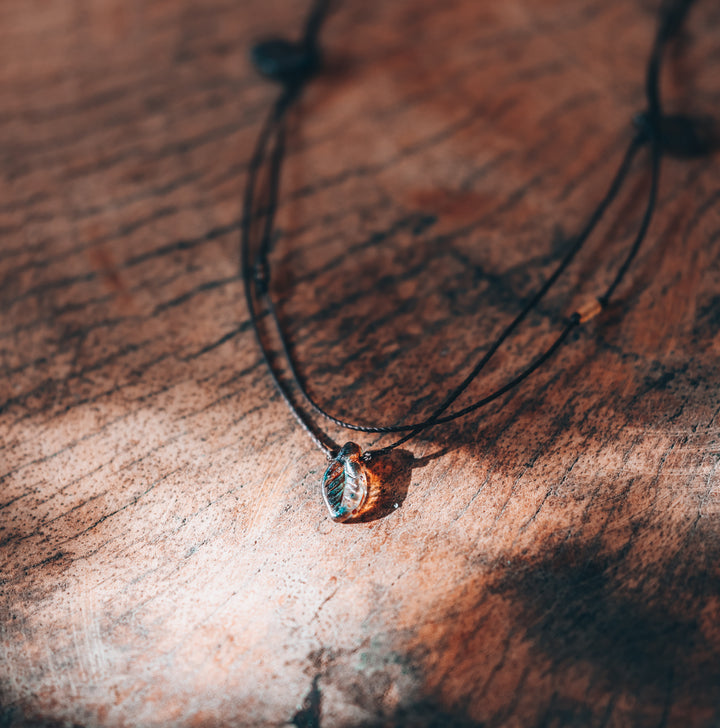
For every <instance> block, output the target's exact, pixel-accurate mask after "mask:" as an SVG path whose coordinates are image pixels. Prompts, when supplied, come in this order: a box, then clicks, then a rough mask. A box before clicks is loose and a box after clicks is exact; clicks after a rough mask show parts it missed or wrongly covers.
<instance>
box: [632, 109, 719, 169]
mask: <svg viewBox="0 0 720 728" xmlns="http://www.w3.org/2000/svg"><path fill="white" fill-rule="evenodd" d="M633 123H634V125H635V128H636V129H637V130H638V132H639V134H640V139H641V141H643V142H650V141H653V140H656V141H657V142H658V143H659V144H660V145H661V146H662V148H663V151H664V152H666V153H667V154H670V155H671V156H673V157H680V158H686V159H687V158H693V157H704V156H705V155H707V154H710V153H711V152H712V151H713V150H714V149H715V148H716V147H717V143H718V135H717V128H716V124H715V122H714V120H713V119H712V118H709V117H708V118H706V117H697V116H688V115H686V114H664V115H662V116H659V115H652V114H650V113H649V112H647V111H643V112H640V113H639V114H636V115H635V118H634V119H633Z"/></svg>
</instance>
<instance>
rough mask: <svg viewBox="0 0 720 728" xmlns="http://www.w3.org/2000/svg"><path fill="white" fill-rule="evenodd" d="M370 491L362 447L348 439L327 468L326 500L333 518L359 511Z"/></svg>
mask: <svg viewBox="0 0 720 728" xmlns="http://www.w3.org/2000/svg"><path fill="white" fill-rule="evenodd" d="M367 493H368V475H367V470H366V468H365V464H364V463H363V461H362V451H361V450H360V448H359V447H358V446H357V445H356V444H355V443H354V442H348V443H346V444H345V445H344V446H343V448H342V450H340V452H339V453H338V454H337V457H336V458H335V459H334V460H333V461H332V462H331V463H330V465H329V466H328V469H327V470H326V471H325V475H324V476H323V480H322V494H323V500H324V501H325V505H326V506H327V507H328V510H329V511H330V516H331V517H332V519H333V520H334V521H340V522H342V521H347V520H348V518H351V517H352V516H354V515H356V514H357V513H358V512H359V511H360V509H361V508H362V506H363V504H364V503H365V499H366V498H367Z"/></svg>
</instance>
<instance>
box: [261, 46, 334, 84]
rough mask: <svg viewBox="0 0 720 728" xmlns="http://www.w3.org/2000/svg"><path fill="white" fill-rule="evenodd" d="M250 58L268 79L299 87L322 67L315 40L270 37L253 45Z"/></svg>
mask: <svg viewBox="0 0 720 728" xmlns="http://www.w3.org/2000/svg"><path fill="white" fill-rule="evenodd" d="M250 58H251V60H252V62H253V64H254V66H255V68H256V69H257V70H258V71H259V72H260V73H261V74H262V75H263V76H265V78H269V79H270V80H271V81H275V82H276V83H279V84H282V85H283V86H285V87H288V88H293V89H299V88H300V87H301V86H302V85H303V84H304V83H306V82H307V81H308V80H309V79H310V78H311V77H312V76H313V75H314V74H315V73H316V72H317V70H318V68H319V67H320V52H319V51H318V49H317V46H316V45H315V44H314V43H308V42H306V43H294V42H292V41H289V40H284V39H283V38H270V39H268V40H263V41H260V42H259V43H257V44H256V45H255V46H253V48H252V50H251V51H250Z"/></svg>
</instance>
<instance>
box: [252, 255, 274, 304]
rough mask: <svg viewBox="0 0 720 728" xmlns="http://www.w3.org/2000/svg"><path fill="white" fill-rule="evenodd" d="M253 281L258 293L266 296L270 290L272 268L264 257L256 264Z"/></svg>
mask: <svg viewBox="0 0 720 728" xmlns="http://www.w3.org/2000/svg"><path fill="white" fill-rule="evenodd" d="M253 280H254V281H255V287H256V288H257V292H258V293H259V294H260V295H261V296H264V295H265V294H266V293H267V292H268V289H269V288H270V266H269V265H268V261H267V258H264V257H263V258H261V259H260V260H258V262H257V263H256V264H255V270H254V271H253Z"/></svg>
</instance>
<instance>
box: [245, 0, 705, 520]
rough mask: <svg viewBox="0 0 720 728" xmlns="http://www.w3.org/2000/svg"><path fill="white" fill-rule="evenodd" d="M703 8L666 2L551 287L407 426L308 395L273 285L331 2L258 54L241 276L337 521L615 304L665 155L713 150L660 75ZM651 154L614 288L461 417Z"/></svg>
mask: <svg viewBox="0 0 720 728" xmlns="http://www.w3.org/2000/svg"><path fill="white" fill-rule="evenodd" d="M692 3H693V0H670V1H669V2H663V3H662V5H661V8H660V12H659V22H658V29H657V32H656V35H655V39H654V42H653V45H652V48H651V51H650V54H649V58H648V61H647V67H646V74H645V102H646V108H645V109H644V111H642V112H641V113H639V114H638V115H637V116H636V117H635V119H634V127H635V128H634V133H633V134H632V136H631V137H630V139H629V141H628V144H627V148H626V149H625V152H624V154H623V155H622V157H621V158H620V162H619V166H618V169H617V171H616V173H615V175H614V177H613V179H612V181H611V182H610V185H609V187H608V189H607V191H606V192H605V194H604V196H603V197H602V199H601V200H600V202H599V203H598V205H597V207H596V208H595V209H594V210H593V211H592V212H591V214H590V215H589V216H588V218H587V220H586V222H585V224H584V225H583V226H582V228H581V229H580V230H579V232H578V233H577V234H576V235H575V236H574V237H573V238H572V240H571V242H570V243H569V245H568V249H567V250H566V251H565V252H564V255H563V256H562V258H561V260H560V262H559V263H558V264H557V265H556V266H555V269H554V270H553V271H552V272H551V273H550V275H549V276H548V278H547V279H546V281H545V282H544V283H543V284H542V285H541V286H540V288H539V289H538V290H537V291H536V292H535V293H534V294H533V295H532V296H531V297H530V299H529V300H528V301H527V303H526V304H525V305H524V306H523V308H522V309H521V311H520V312H519V313H518V314H517V315H516V316H515V318H513V319H512V321H510V322H509V323H508V324H507V325H506V326H505V328H504V329H503V330H502V332H501V333H500V335H499V336H498V337H497V338H496V339H495V340H494V341H492V342H491V344H490V346H489V347H488V348H487V350H486V351H485V353H484V354H483V355H482V357H480V359H479V360H478V361H477V362H476V363H475V365H474V366H473V367H472V369H471V370H470V371H469V372H468V374H467V375H466V376H465V377H464V378H463V379H462V381H459V382H458V383H456V384H455V385H454V386H452V387H451V388H450V389H449V391H448V392H447V393H446V394H445V397H444V398H443V399H442V400H441V401H440V402H439V403H438V404H437V405H436V406H435V408H434V409H433V410H432V412H431V414H430V415H429V416H428V417H426V418H425V419H422V420H418V421H415V422H409V423H408V422H403V423H402V424H368V423H357V422H349V421H346V420H344V419H341V418H339V417H336V416H334V415H333V414H331V413H330V412H328V411H327V410H326V409H325V408H324V407H323V406H322V405H320V404H319V403H318V402H317V401H316V399H315V398H314V397H313V396H312V395H311V393H310V392H309V391H308V388H307V386H306V384H305V381H304V378H303V377H302V376H301V374H300V367H299V365H298V363H297V361H296V359H295V357H294V355H293V353H292V350H291V345H290V342H289V339H288V336H287V334H286V332H285V330H284V328H283V326H282V323H281V321H280V317H279V316H278V312H277V306H276V303H275V299H274V296H273V289H272V284H271V266H270V257H269V254H270V250H271V247H272V244H273V242H274V240H275V238H276V230H275V216H276V210H277V205H278V195H279V188H280V178H281V170H282V166H283V160H284V158H285V145H286V136H287V125H288V123H287V120H288V114H289V112H290V110H291V109H292V108H293V106H294V105H295V104H296V103H297V101H298V99H299V97H300V95H301V93H302V91H303V90H304V88H305V86H306V85H307V83H308V81H309V80H310V79H311V78H312V77H313V76H314V75H316V74H317V73H318V71H319V70H320V69H321V52H320V47H319V32H320V28H321V26H322V24H323V21H324V19H325V17H326V15H327V11H328V4H329V3H328V0H316V1H315V3H314V5H313V6H312V8H311V10H310V13H309V15H308V18H307V20H306V22H305V27H304V32H303V34H302V37H301V39H300V40H299V41H288V40H283V39H270V40H266V41H263V42H261V43H258V44H257V45H255V46H254V47H253V49H252V60H253V62H254V64H255V66H256V68H257V69H258V70H259V71H260V73H261V74H262V75H263V76H265V77H266V78H269V79H271V80H272V81H274V82H276V83H277V84H279V86H280V93H279V96H278V98H277V100H276V101H275V103H274V104H273V106H272V108H271V110H270V112H269V114H268V116H267V118H266V120H265V122H264V123H263V125H262V127H261V129H260V132H259V135H258V138H257V141H256V144H255V148H254V151H253V154H252V157H251V160H250V163H249V167H248V173H247V184H246V189H245V197H244V203H243V214H242V229H241V251H240V258H241V274H242V279H243V282H244V287H245V295H246V299H247V307H248V312H249V317H250V323H251V326H252V328H253V330H254V332H255V337H256V339H257V342H258V345H259V347H260V351H261V352H262V357H263V359H264V362H265V364H266V366H267V369H268V372H269V374H270V377H271V378H272V380H273V382H274V385H275V387H276V388H277V390H278V392H279V393H280V394H281V396H282V398H283V399H284V401H285V403H286V404H287V406H288V407H289V409H290V411H291V412H292V414H293V415H294V416H295V419H296V420H297V421H298V423H299V424H300V426H301V427H302V428H303V429H304V430H305V431H306V432H307V434H308V435H309V436H310V438H311V439H312V440H313V442H314V443H315V444H316V445H317V447H318V448H319V449H320V450H321V451H322V452H323V453H324V454H325V455H326V456H327V458H328V459H329V461H330V462H329V465H328V466H327V469H326V471H325V474H324V476H323V479H322V483H321V491H322V496H323V499H324V501H325V504H326V506H327V508H328V511H329V513H330V516H331V517H332V519H333V520H335V521H340V522H343V521H348V520H353V519H358V518H361V517H363V515H364V514H365V513H366V511H367V509H368V507H370V503H371V501H372V499H371V498H368V494H369V492H370V491H371V490H372V489H373V487H374V476H373V469H372V463H373V462H374V461H377V459H378V458H381V457H382V456H383V455H386V454H388V453H390V451H392V450H394V449H395V448H398V447H399V446H400V445H402V444H404V443H406V442H408V441H409V440H412V439H413V438H415V437H417V436H418V435H419V434H420V433H423V432H425V431H426V430H427V429H428V428H430V427H437V426H441V425H444V424H447V423H449V422H452V421H454V420H457V419H459V418H461V417H465V416H466V415H468V414H470V413H471V412H475V411H476V410H478V409H480V408H482V407H485V406H487V405H488V404H490V403H491V402H493V401H495V400H496V399H498V398H499V397H501V396H503V395H504V394H506V393H507V392H510V391H511V390H512V389H514V388H515V387H517V386H518V385H519V384H521V383H522V382H523V381H524V380H526V379H527V378H528V377H530V376H531V375H532V374H533V372H535V371H536V370H537V369H539V368H540V367H542V366H543V365H544V364H546V363H547V362H548V361H549V360H550V359H551V358H552V356H553V354H555V352H556V351H557V350H558V349H559V348H560V347H561V346H562V345H563V343H565V342H566V341H567V339H568V337H569V336H570V334H571V333H572V332H573V331H574V330H575V329H577V328H578V327H579V326H580V325H581V324H583V323H585V322H586V321H589V320H590V319H592V318H594V317H595V316H597V315H598V314H599V313H601V312H602V311H603V310H604V309H605V308H606V307H607V306H608V304H609V303H610V301H611V299H612V297H613V295H614V293H615V291H616V289H617V287H618V286H619V285H620V283H621V281H622V280H623V278H625V276H626V274H627V272H628V269H629V268H630V266H631V264H632V262H633V260H634V259H635V257H636V256H637V254H638V251H639V249H640V246H641V245H642V243H643V241H644V240H645V238H646V236H647V232H648V229H649V227H650V222H651V220H652V217H653V214H654V212H655V208H656V205H657V196H658V185H659V180H660V165H661V161H662V158H663V156H664V155H665V154H668V153H670V154H675V155H684V156H699V155H701V154H704V153H706V152H707V151H708V144H709V141H708V139H707V138H706V135H705V133H704V129H703V125H702V123H701V122H700V121H699V120H697V119H695V118H693V117H689V116H685V115H680V114H672V115H668V114H665V113H664V111H663V107H662V99H661V94H660V69H661V63H662V59H663V55H664V52H665V49H666V46H667V45H668V42H669V41H670V40H671V39H672V38H673V37H674V36H676V34H677V33H678V31H679V29H680V28H681V26H682V24H683V21H684V19H685V16H686V15H687V12H688V11H689V9H690V6H691V5H692ZM641 150H646V154H647V157H648V158H649V166H650V183H649V186H648V193H647V200H646V202H645V206H644V210H643V213H642V218H641V220H640V224H639V227H638V229H637V232H636V234H635V237H634V240H633V242H632V243H631V244H630V246H629V248H628V249H627V251H626V253H625V255H624V257H623V259H622V261H621V263H620V265H619V267H618V269H617V271H616V273H615V275H614V277H613V279H612V281H611V283H610V284H609V285H608V286H607V288H606V289H605V290H604V291H602V292H601V294H600V295H599V296H596V297H594V298H592V299H590V300H589V301H588V303H587V304H585V305H584V306H582V307H580V308H579V309H578V310H577V311H575V312H574V313H573V314H572V315H571V316H569V317H568V318H567V319H566V320H565V321H564V323H563V325H562V328H561V329H560V330H559V331H558V332H557V333H556V335H555V338H554V340H553V341H552V343H551V344H550V345H549V346H548V347H547V348H546V349H545V351H543V352H542V353H541V354H540V355H539V356H537V357H536V358H535V359H533V360H531V361H530V362H529V363H528V364H527V365H526V366H525V368H524V369H523V370H522V371H520V373H519V374H517V375H515V376H514V377H513V378H511V379H509V381H507V382H506V383H505V384H503V385H502V386H500V387H498V388H497V389H495V390H494V391H492V392H490V393H489V394H486V395H485V396H484V397H482V398H481V399H478V400H476V401H473V402H471V403H470V404H467V405H466V406H464V407H461V408H459V409H454V410H453V409H451V408H452V406H453V404H454V403H455V402H456V401H457V400H458V398H459V397H460V396H461V395H462V394H463V393H464V392H465V391H466V390H467V389H468V387H469V386H470V385H471V384H472V383H473V381H474V380H475V379H476V378H477V377H478V375H479V374H480V373H481V372H482V371H483V369H485V367H486V366H487V365H488V363H489V362H490V360H491V359H492V358H493V356H494V355H495V354H496V352H497V351H498V350H499V349H500V348H501V347H502V346H503V344H504V342H505V341H506V340H507V339H508V337H510V335H511V334H512V333H513V332H514V331H515V330H516V329H517V328H518V327H519V326H520V325H521V324H522V322H523V321H524V320H525V319H526V318H527V316H528V315H529V314H530V313H531V312H532V311H533V310H534V309H535V308H536V307H537V306H538V304H539V303H540V301H541V300H542V299H543V298H544V297H545V296H546V294H547V293H548V292H549V291H550V290H551V288H552V287H553V286H554V285H555V284H556V282H557V281H558V279H559V278H560V276H561V275H562V273H563V272H564V271H565V269H566V268H567V267H568V266H569V265H570V263H571V262H572V261H573V259H574V258H575V257H576V256H577V254H578V253H579V252H580V250H581V249H582V248H583V246H584V245H585V243H586V242H587V240H588V238H589V237H590V235H591V234H592V233H593V231H594V230H595V229H596V227H597V226H598V224H599V222H600V220H601V219H602V218H603V216H604V215H605V213H606V211H607V210H608V208H609V207H610V205H611V203H612V202H613V201H614V200H615V198H616V197H617V196H618V193H619V192H620V190H621V188H622V186H623V184H624V182H625V180H626V179H627V177H628V175H629V173H630V171H631V168H632V164H633V162H634V160H635V158H636V156H637V155H638V153H639V152H641ZM261 315H265V316H267V317H268V319H269V321H270V323H271V326H272V327H273V328H274V330H275V332H276V335H277V337H278V340H279V343H280V353H281V354H282V358H283V359H284V361H285V370H286V373H285V375H283V374H282V373H281V371H280V370H279V368H278V367H277V364H276V362H275V356H273V354H272V352H271V351H270V349H269V347H268V345H267V343H266V337H265V336H264V335H263V332H262V331H261V329H260V326H259V318H260V316H261ZM322 420H327V421H328V422H330V423H332V424H333V425H335V426H337V427H340V428H344V429H347V430H351V431H355V432H361V433H371V434H374V435H377V436H382V435H391V434H394V435H396V438H395V439H394V440H393V441H392V442H390V443H389V444H387V445H385V446H384V447H382V448H379V449H375V450H367V451H365V452H363V451H362V449H361V448H360V446H359V445H357V444H356V443H354V442H347V443H345V444H344V445H342V446H340V445H339V444H338V443H336V442H334V441H333V440H332V439H331V438H330V436H329V435H328V434H327V433H326V432H325V431H324V430H323V429H322V428H321V427H320V425H319V424H318V423H319V421H322Z"/></svg>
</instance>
